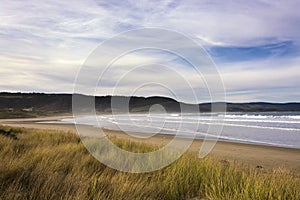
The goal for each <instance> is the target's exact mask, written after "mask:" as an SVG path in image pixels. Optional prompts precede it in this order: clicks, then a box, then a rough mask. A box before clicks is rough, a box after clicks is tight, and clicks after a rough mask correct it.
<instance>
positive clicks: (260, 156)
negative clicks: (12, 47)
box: [0, 116, 300, 175]
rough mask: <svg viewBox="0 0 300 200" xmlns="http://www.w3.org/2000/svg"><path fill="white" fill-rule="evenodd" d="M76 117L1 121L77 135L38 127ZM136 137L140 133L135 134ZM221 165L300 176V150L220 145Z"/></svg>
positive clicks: (156, 139) (156, 140) (166, 138)
mask: <svg viewBox="0 0 300 200" xmlns="http://www.w3.org/2000/svg"><path fill="white" fill-rule="evenodd" d="M67 117H72V116H56V117H42V118H27V119H1V120H0V125H3V126H13V127H23V128H33V129H47V130H55V131H63V132H71V133H77V132H76V127H75V125H74V124H54V123H36V122H43V121H55V120H59V119H62V118H67ZM104 132H105V134H106V135H107V136H108V137H115V138H118V139H127V140H128V139H130V140H132V141H137V142H143V143H148V144H154V145H166V144H167V143H168V142H170V141H171V140H172V138H173V136H171V135H163V134H157V135H154V136H152V137H151V138H149V139H143V138H136V137H131V136H130V135H128V134H126V133H124V132H122V131H113V130H106V129H105V130H104ZM134 134H135V135H136V133H134ZM202 143H203V139H195V140H194V141H193V143H192V144H191V146H190V147H189V149H188V151H190V152H196V153H197V152H199V149H200V147H201V145H202ZM208 156H209V157H214V158H217V159H219V160H220V161H225V162H227V161H233V162H239V163H241V164H246V165H248V166H250V167H253V168H261V170H266V171H268V170H273V169H274V168H279V167H286V168H287V169H289V170H291V171H292V172H295V173H296V174H298V175H300V149H296V148H285V147H276V146H268V145H257V144H246V143H235V142H231V141H217V143H216V145H215V146H214V148H213V150H212V151H211V152H210V153H209V154H208Z"/></svg>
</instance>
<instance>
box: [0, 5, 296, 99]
mask: <svg viewBox="0 0 300 200" xmlns="http://www.w3.org/2000/svg"><path fill="white" fill-rule="evenodd" d="M0 3H1V7H0V74H1V75H0V76H1V82H0V91H11V92H14V91H23V92H32V91H36V92H68V93H71V92H72V91H73V83H74V79H75V77H76V73H77V72H78V70H79V69H80V67H81V65H82V64H83V63H84V62H85V60H86V59H87V57H88V56H89V55H90V53H91V52H92V51H93V50H94V49H95V48H96V47H97V46H98V45H99V44H100V43H101V42H103V41H105V40H107V39H109V38H111V37H113V36H116V35H118V34H119V33H121V32H124V31H129V30H132V29H136V28H143V27H159V28H164V29H170V30H175V31H178V32H180V33H182V34H184V35H186V36H187V37H189V38H191V39H192V40H194V41H195V42H197V43H199V44H201V45H203V46H204V48H205V49H206V50H207V52H209V54H210V55H211V58H212V59H213V60H214V62H215V63H216V65H217V67H218V69H219V72H220V74H221V76H222V79H223V81H224V86H225V88H226V94H227V97H226V99H227V101H231V102H247V101H272V102H295V101H300V90H299V88H300V73H299V72H300V40H299V39H300V13H299V11H298V10H299V7H300V2H299V1H257V0H254V1H249V2H245V1H197V0H187V1H178V0H177V1H171V0H170V1H168V0H167V1H160V2H159V1H96V0H84V1H83V0H82V1H79V0H75V1H72V3H70V2H68V1H58V0H41V1H40V0H31V1H24V0H14V1H11V0H0ZM157 57H159V61H161V60H163V59H167V60H172V65H174V66H176V65H180V64H182V62H180V61H178V60H177V62H176V59H175V58H173V57H172V56H170V55H169V56H167V57H166V55H165V54H163V53H162V54H160V55H158V53H157V52H155V53H153V52H152V53H149V52H148V53H147V55H145V54H142V53H136V54H133V55H130V56H129V57H128V58H124V59H123V60H122V61H119V63H122V66H125V65H132V64H135V65H137V64H142V63H145V62H147V61H149V62H158V59H157ZM116 66H118V64H116ZM115 69H116V70H117V69H120V66H119V68H115ZM120 72H122V70H120ZM114 73H116V72H114ZM139 73H140V74H139ZM182 73H183V74H185V73H186V74H185V76H186V77H192V74H189V71H188V70H186V71H184V72H182ZM155 75H157V72H154V73H152V75H151V72H149V73H148V74H147V73H146V74H145V72H141V71H140V72H138V71H137V72H136V74H134V76H136V77H137V78H136V79H138V77H143V76H145V77H151V76H155ZM134 76H131V77H130V79H131V80H130V84H128V83H126V84H124V85H122V88H123V89H124V90H122V91H121V92H120V93H121V94H125V95H126V94H127V93H128V92H127V91H130V90H132V88H133V86H134V84H135V83H134V81H132V79H134ZM191 79H193V78H191ZM195 79H196V78H195ZM170 80H171V81H173V79H172V78H170ZM193 81H194V80H191V82H193ZM200 82H201V81H200ZM172 84H175V85H176V84H177V85H180V83H179V82H178V83H177V82H176V81H174V82H172ZM197 84H198V83H197V81H196V82H194V84H193V83H192V85H193V87H195V88H197ZM199 84H200V83H199ZM200 85H201V84H200ZM110 89H111V88H109V86H107V87H105V88H102V89H101V88H100V89H99V94H100V95H101V94H106V93H110V91H111V90H110ZM178 90H181V91H185V88H180V87H178ZM158 91H160V90H159V89H158V88H156V87H152V88H151V87H147V89H145V90H144V91H143V92H141V93H140V94H138V95H145V96H149V95H164V92H163V91H160V92H158ZM196 91H197V92H198V93H201V92H202V90H196ZM186 95H188V94H186ZM200 101H205V98H204V99H202V100H200Z"/></svg>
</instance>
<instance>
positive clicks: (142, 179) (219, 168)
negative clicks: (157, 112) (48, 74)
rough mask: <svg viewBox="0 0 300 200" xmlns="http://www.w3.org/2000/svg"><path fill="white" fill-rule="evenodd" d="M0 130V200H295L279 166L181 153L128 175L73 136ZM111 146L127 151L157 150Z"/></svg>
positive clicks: (290, 180)
mask: <svg viewBox="0 0 300 200" xmlns="http://www.w3.org/2000/svg"><path fill="white" fill-rule="evenodd" d="M0 130H2V131H0V133H1V134H0V158H1V162H0V198H1V199H80V200H82V199H300V187H299V186H300V180H299V177H297V176H296V175H293V174H291V173H290V172H289V171H288V170H286V169H284V168H279V169H276V170H274V171H273V172H269V173H266V172H264V171H262V170H260V169H251V168H248V167H247V166H243V165H241V164H239V163H237V162H227V161H226V162H224V161H220V160H215V159H212V158H206V159H199V158H197V156H196V155H195V154H192V153H186V154H185V155H183V156H182V157H181V158H180V159H179V160H177V161H176V162H175V163H173V164H172V165H170V166H168V167H166V168H164V169H162V170H159V171H156V172H151V173H143V174H130V173H124V172H119V171H116V170H114V169H110V168H108V167H106V166H105V165H103V164H101V163H100V162H98V161H97V160H96V159H94V158H93V157H92V156H91V155H90V154H89V153H88V152H87V150H86V149H85V147H84V146H83V145H82V143H81V142H80V140H79V138H78V137H77V136H76V135H75V134H72V133H64V132H56V131H45V130H34V129H20V128H11V127H0ZM11 135H15V136H16V137H15V136H11ZM114 142H115V143H116V144H117V145H119V146H121V147H122V148H124V149H126V150H129V151H138V152H144V151H149V150H151V149H154V148H156V147H154V146H150V145H146V144H142V143H136V142H132V141H127V140H123V141H122V140H117V139H114Z"/></svg>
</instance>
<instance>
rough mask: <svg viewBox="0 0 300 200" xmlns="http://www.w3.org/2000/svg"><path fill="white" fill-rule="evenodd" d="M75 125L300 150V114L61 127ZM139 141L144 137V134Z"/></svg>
mask: <svg viewBox="0 0 300 200" xmlns="http://www.w3.org/2000/svg"><path fill="white" fill-rule="evenodd" d="M75 122H76V123H77V124H81V125H91V126H95V127H101V128H105V129H109V130H123V131H126V132H130V133H144V135H145V136H144V137H149V136H152V135H154V134H168V135H178V136H179V137H187V138H189V137H195V138H199V139H203V138H205V137H206V138H208V139H218V140H220V141H230V142H237V143H250V144H258V145H270V146H278V147H287V148H300V112H263V113H262V112H257V113H255V112H253V113H241V112H237V113H227V114H222V113H201V114H194V113H193V114H130V115H125V114H117V115H97V117H96V118H95V117H93V116H85V117H78V118H76V119H71V118H68V119H63V120H61V122H60V123H75ZM136 136H137V135H136ZM137 137H143V134H142V136H141V134H139V135H138V136H137Z"/></svg>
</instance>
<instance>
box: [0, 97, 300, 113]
mask: <svg viewBox="0 0 300 200" xmlns="http://www.w3.org/2000/svg"><path fill="white" fill-rule="evenodd" d="M86 98H94V97H89V96H86ZM114 98H118V99H119V100H122V101H128V100H129V109H130V111H131V112H146V111H148V110H149V108H150V107H151V106H152V105H154V104H160V105H162V106H163V107H164V108H165V110H166V111H167V112H180V106H179V105H180V104H179V102H177V101H176V100H174V99H171V98H167V97H148V98H144V97H124V96H117V97H114ZM95 102H96V104H95V107H96V110H97V111H98V112H106V113H109V112H110V111H111V96H101V97H95ZM224 104H226V107H227V111H228V112H270V111H300V103H265V102H255V103H214V105H216V106H218V105H224ZM184 105H185V106H187V107H188V108H189V111H191V112H192V111H194V112H197V110H195V105H192V104H184ZM199 108H200V111H201V112H210V110H211V103H202V104H199ZM71 112H72V95H71V94H43V93H0V118H11V117H37V116H41V115H56V114H65V113H71Z"/></svg>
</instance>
